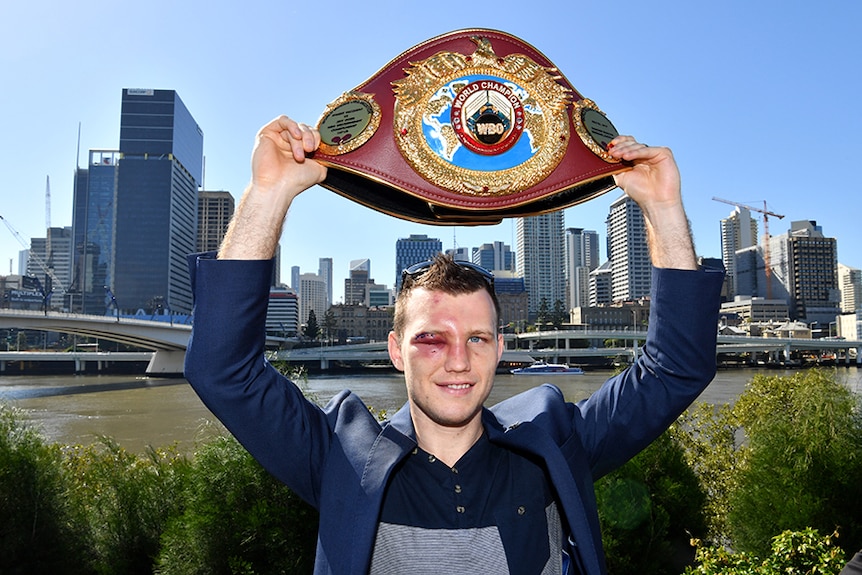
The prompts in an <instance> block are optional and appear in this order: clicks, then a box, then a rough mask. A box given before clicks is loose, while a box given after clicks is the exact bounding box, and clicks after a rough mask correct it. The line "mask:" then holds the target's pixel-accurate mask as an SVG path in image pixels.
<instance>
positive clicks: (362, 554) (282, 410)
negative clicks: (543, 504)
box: [185, 254, 724, 575]
mask: <svg viewBox="0 0 862 575" xmlns="http://www.w3.org/2000/svg"><path fill="white" fill-rule="evenodd" d="M190 265H191V270H192V278H193V280H192V285H193V291H194V294H195V313H194V329H193V331H192V337H191V341H190V342H189V348H188V352H187V354H186V366H185V371H186V378H187V379H188V381H189V382H190V383H191V385H192V386H193V387H194V389H195V391H196V392H197V393H198V395H199V396H200V397H201V399H202V400H203V402H204V403H205V404H206V406H207V407H208V408H209V409H210V410H211V411H212V412H213V414H215V415H216V417H218V418H219V419H220V420H221V421H222V422H223V423H224V425H225V426H226V427H227V428H228V429H229V430H230V431H231V432H232V433H233V434H234V435H235V436H236V438H237V439H238V440H239V441H240V443H242V445H244V446H245V447H246V449H248V451H249V452H250V453H251V454H252V455H253V456H254V457H255V458H256V459H257V460H258V461H259V462H260V463H261V464H262V465H263V466H264V467H265V468H266V469H267V470H269V472H270V473H272V474H273V475H274V476H275V477H277V478H278V479H279V480H281V481H282V482H284V483H285V484H286V485H288V486H289V487H290V488H291V489H292V490H293V491H294V492H296V493H297V494H298V495H299V496H300V497H302V498H303V499H304V500H305V501H307V502H309V503H310V504H311V505H312V506H314V507H315V508H316V509H317V510H318V511H319V512H320V528H319V533H318V539H317V556H316V562H315V573H335V574H344V573H366V572H367V571H368V567H369V565H370V560H371V553H372V550H373V548H374V539H375V535H376V530H377V522H378V517H379V514H380V509H381V507H382V501H383V495H384V491H385V488H386V484H387V481H388V479H389V475H390V473H391V472H392V469H393V468H394V467H395V465H396V464H397V463H398V462H399V461H400V460H401V459H402V458H404V457H405V456H406V455H407V454H408V453H409V452H410V451H411V450H412V449H413V448H414V447H415V445H416V440H415V433H414V431H413V424H412V421H411V418H410V414H409V411H408V409H407V407H406V406H405V407H404V408H402V409H401V410H399V411H398V412H397V413H396V414H395V415H394V416H393V417H392V419H391V420H390V421H389V422H386V423H383V424H381V423H380V422H378V421H377V419H376V418H375V417H374V415H373V414H371V413H370V412H369V410H368V408H367V406H366V405H365V403H363V402H362V400H361V399H360V398H358V397H357V396H356V395H354V394H353V393H351V392H350V391H343V392H341V393H340V394H338V395H337V396H336V397H334V398H333V399H332V400H331V401H330V402H329V404H328V405H327V406H326V407H324V408H321V407H319V406H318V405H316V404H314V403H313V402H310V401H308V400H307V399H306V398H305V397H304V396H303V394H302V392H301V390H300V389H298V388H297V387H296V386H295V385H294V384H293V383H292V382H290V381H289V380H288V379H286V378H285V377H284V376H282V375H281V374H280V373H279V372H278V371H277V370H276V369H274V368H273V367H272V366H271V365H269V363H268V362H267V361H266V360H265V358H264V343H265V328H264V324H265V320H266V307H267V300H268V294H269V285H270V278H271V277H272V262H270V261H241V260H218V261H217V260H214V259H213V257H212V255H211V254H209V255H205V256H201V255H198V256H192V257H191V258H190ZM723 277H724V274H723V272H722V271H720V270H710V269H701V270H698V271H683V270H670V269H657V268H654V269H653V275H652V296H651V297H652V301H651V309H650V321H649V329H648V334H647V340H646V343H645V345H644V347H643V350H642V351H643V353H642V355H641V357H640V358H639V359H638V361H637V363H636V364H635V365H633V366H632V367H630V368H629V369H627V370H626V371H624V372H623V373H621V374H619V375H617V376H614V377H612V378H611V379H609V380H608V381H607V382H606V383H605V384H604V385H603V386H602V387H601V388H600V389H599V390H597V391H596V392H595V393H594V394H593V395H592V396H590V397H589V398H588V399H585V400H583V401H580V402H578V403H576V404H573V403H567V402H566V401H565V400H564V398H563V394H562V393H561V392H560V390H559V389H557V388H556V387H554V386H551V385H542V386H539V387H536V388H534V389H531V390H529V391H527V392H524V393H521V394H519V395H517V396H515V397H512V398H510V399H508V400H506V401H503V402H501V403H499V404H498V405H496V406H494V407H492V408H490V409H485V410H484V413H483V416H482V417H483V424H484V426H485V431H486V433H487V435H488V438H489V440H490V441H492V442H494V443H496V444H499V445H501V446H504V447H508V448H511V449H513V450H518V451H520V452H525V453H528V454H534V455H535V456H537V457H539V458H541V460H542V461H543V462H544V464H545V466H546V468H547V471H548V476H549V478H550V481H551V482H552V483H553V487H554V491H555V492H556V493H557V494H558V496H559V502H558V503H559V506H560V510H561V513H562V515H563V516H564V517H565V523H566V525H567V526H568V528H569V529H570V531H571V533H570V538H569V540H570V545H571V546H572V549H571V551H572V555H573V558H574V560H575V561H576V563H577V564H578V566H579V568H580V571H581V572H582V573H585V574H590V575H599V574H602V573H605V572H606V568H605V560H604V554H603V551H602V541H601V531H600V528H599V518H598V512H597V506H596V499H595V493H594V489H593V482H594V481H595V480H596V479H598V478H599V477H601V476H602V475H604V474H606V473H608V472H610V471H612V470H613V469H615V468H617V467H619V466H620V465H622V464H623V463H625V462H626V461H628V460H629V459H630V458H631V457H633V456H634V455H635V454H637V453H638V452H639V451H640V450H642V449H643V448H645V447H646V446H647V445H649V444H650V443H651V442H652V441H653V440H654V439H655V438H656V437H658V436H659V435H661V433H663V432H664V430H665V429H667V427H668V426H669V425H670V424H671V423H673V421H674V420H675V419H676V418H677V417H678V416H679V415H680V414H681V413H682V412H683V411H684V410H685V409H686V408H687V407H688V406H689V405H690V404H691V403H692V402H693V401H694V400H695V399H696V398H697V397H698V395H700V393H701V392H702V391H703V389H704V388H705V387H706V386H707V385H708V384H709V382H710V381H711V380H712V378H713V377H714V375H715V368H716V364H715V346H716V334H717V325H718V307H719V292H720V289H721V284H722V281H723ZM525 551H526V550H525Z"/></svg>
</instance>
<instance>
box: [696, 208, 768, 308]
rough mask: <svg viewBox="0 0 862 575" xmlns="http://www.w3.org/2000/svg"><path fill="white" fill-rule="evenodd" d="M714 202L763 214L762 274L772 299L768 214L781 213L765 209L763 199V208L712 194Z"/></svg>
mask: <svg viewBox="0 0 862 575" xmlns="http://www.w3.org/2000/svg"><path fill="white" fill-rule="evenodd" d="M712 199H713V200H715V201H716V202H722V203H725V204H730V205H731V206H737V207H739V208H745V209H747V210H750V211H752V212H757V213H759V214H763V268H764V270H763V271H764V274H766V298H767V299H772V261H771V259H770V256H769V238H770V235H769V216H773V217H776V218H778V219H779V220H780V219H781V218H783V217H784V215H783V214H776V213H775V212H771V211H769V210H768V209H766V200H763V209H761V208H755V207H754V206H749V205H746V204H742V203H740V202H733V201H730V200H725V199H723V198H716V197H714V196H713V198H712Z"/></svg>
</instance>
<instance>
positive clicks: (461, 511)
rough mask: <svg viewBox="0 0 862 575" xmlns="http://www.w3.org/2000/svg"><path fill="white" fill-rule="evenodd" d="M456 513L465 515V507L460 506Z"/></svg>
mask: <svg viewBox="0 0 862 575" xmlns="http://www.w3.org/2000/svg"><path fill="white" fill-rule="evenodd" d="M455 511H457V512H458V513H464V506H463V505H459V506H458V507H456V508H455Z"/></svg>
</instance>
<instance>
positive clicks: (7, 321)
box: [0, 309, 862, 375]
mask: <svg viewBox="0 0 862 575" xmlns="http://www.w3.org/2000/svg"><path fill="white" fill-rule="evenodd" d="M0 329H32V330H40V331H53V332H61V333H69V334H77V335H81V336H86V337H94V338H99V339H104V340H109V341H117V342H120V343H125V344H129V345H133V346H136V347H139V348H142V349H145V350H150V351H148V352H137V353H135V354H134V355H128V356H125V355H120V354H117V353H114V354H107V355H105V354H103V355H101V356H100V355H97V354H94V353H92V352H89V353H84V352H79V353H78V355H76V356H74V357H73V356H70V355H69V352H40V354H41V355H40V356H39V357H37V356H36V355H34V352H12V351H6V352H0V373H2V371H3V369H4V367H5V362H7V361H14V360H20V359H22V357H26V358H27V359H31V360H33V361H49V360H52V359H53V360H61V359H62V360H65V361H69V360H74V361H75V362H76V368H77V367H78V366H83V365H84V364H85V363H86V362H87V361H142V360H145V359H146V358H147V357H149V362H148V365H147V370H146V373H147V374H150V375H168V374H179V373H182V371H183V361H184V359H185V351H186V348H187V346H188V342H189V336H190V335H191V326H190V325H187V324H180V323H170V322H168V321H153V320H151V319H143V318H130V317H116V316H97V315H84V314H70V313H62V312H48V313H43V312H38V311H23V310H8V309H0ZM504 339H505V349H504V351H503V358H502V361H503V362H505V363H528V362H531V361H533V360H536V359H544V360H548V361H554V362H567V363H581V362H583V361H584V360H585V358H596V357H599V358H619V357H624V358H627V359H629V360H632V359H634V358H636V357H637V356H638V353H639V351H640V350H639V347H638V346H639V342H642V341H643V340H644V339H646V331H641V330H631V329H625V330H559V331H557V330H553V331H540V332H526V333H519V334H505V335H504ZM609 340H612V341H615V342H619V344H621V345H616V346H613V347H604V342H606V341H609ZM283 341H284V340H283V339H281V338H268V339H267V344H268V345H271V346H276V345H277V344H278V343H280V342H283ZM594 342H602V344H601V346H600V347H599V346H596V347H592V346H591V345H590V344H591V343H594ZM799 350H807V351H812V352H824V351H831V352H834V353H836V355H837V354H842V353H843V357H844V361H845V363H847V364H849V363H850V361H851V356H852V355H853V354H854V353H855V362H856V365H862V341H855V340H854V341H851V340H842V339H830V338H822V339H796V338H760V337H745V336H725V335H719V336H718V347H717V349H716V353H717V354H719V355H720V354H756V353H763V354H771V355H772V356H773V357H783V358H784V359H785V360H787V359H789V358H790V357H791V354H792V352H794V351H799ZM21 354H26V355H24V356H22V355H21ZM270 359H278V360H283V361H287V362H292V363H293V362H303V363H319V366H320V368H321V369H328V368H329V367H330V364H331V363H332V362H358V363H362V364H367V365H388V362H389V354H388V352H387V345H386V342H385V341H384V342H376V343H365V344H353V345H340V346H338V345H337V346H329V345H320V346H318V347H305V348H299V349H291V350H280V351H277V352H272V353H271V354H270ZM78 371H80V370H78Z"/></svg>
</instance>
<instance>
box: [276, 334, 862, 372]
mask: <svg viewBox="0 0 862 575" xmlns="http://www.w3.org/2000/svg"><path fill="white" fill-rule="evenodd" d="M503 338H504V341H505V349H504V351H503V357H502V359H501V362H503V363H528V362H531V361H534V360H538V359H542V360H546V361H552V362H566V363H572V364H578V363H582V362H584V360H586V359H587V358H612V359H616V358H625V359H626V360H627V361H633V360H634V359H636V358H637V356H638V354H639V353H640V347H639V345H640V344H639V342H643V341H644V340H645V339H646V331H641V330H620V331H616V330H560V331H556V330H555V331H541V332H527V333H520V334H504V336H503ZM611 340H612V341H615V342H620V343H622V344H623V345H616V346H612V347H604V342H606V341H611ZM596 341H600V342H602V344H603V346H602V347H592V346H590V345H589V343H590V342H596ZM801 350H806V351H816V352H824V351H830V352H834V353H836V354H838V353H839V352H843V356H844V361H845V363H847V364H849V363H850V361H851V357H852V355H853V352H855V356H856V358H855V362H856V365H862V341H850V340H839V339H797V338H760V337H743V336H725V335H719V336H718V346H717V348H716V354H717V355H730V354H733V355H739V354H752V356H753V355H754V354H758V353H760V354H765V355H771V356H772V357H774V358H776V361H782V360H784V361H786V360H789V359H790V357H791V354H792V352H794V351H801ZM850 350H853V352H851V351H850ZM270 359H272V360H281V361H287V362H290V363H313V362H319V365H320V368H321V369H328V368H329V366H330V363H331V362H359V363H366V364H370V365H385V364H387V363H388V361H389V353H388V351H387V344H386V342H375V343H365V344H356V345H346V346H326V345H320V346H318V347H304V348H295V349H291V350H280V351H277V352H273V353H272V354H270Z"/></svg>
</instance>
